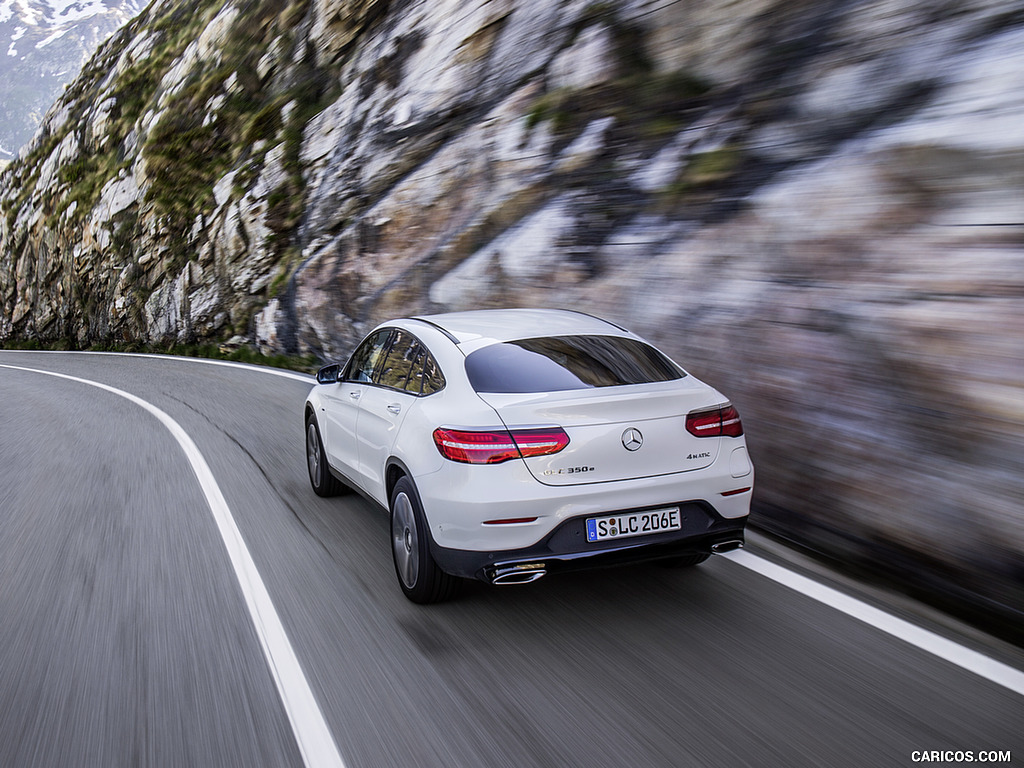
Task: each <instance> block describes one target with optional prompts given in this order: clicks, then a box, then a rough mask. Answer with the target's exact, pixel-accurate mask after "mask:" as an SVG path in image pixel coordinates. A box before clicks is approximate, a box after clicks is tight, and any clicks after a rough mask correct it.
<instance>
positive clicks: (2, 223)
mask: <svg viewBox="0 0 1024 768" xmlns="http://www.w3.org/2000/svg"><path fill="white" fill-rule="evenodd" d="M1021 51H1024V2H1020V1H1019V0H1017V1H1016V2H1005V1H1002V2H994V1H993V0H968V1H967V2H957V3H938V4H935V3H932V4H921V3H914V2H909V0H867V2H852V1H850V2H847V1H845V0H838V1H837V2H821V1H820V0H819V2H796V3H794V2H781V1H780V0H742V1H741V2H735V1H734V0H729V1H728V2H726V0H721V1H719V2H716V1H712V2H707V3H700V4H696V5H695V4H690V3H678V2H671V1H670V0H631V1H627V2H620V3H599V2H571V1H566V2H553V1H552V0H482V1H477V2H454V1H452V2H434V3H416V2H408V1H404V2H403V1H402V0H305V1H293V2H288V0H248V1H245V0H228V1H227V2H223V1H220V0H219V1H218V2H209V1H208V0H192V2H186V3H180V2H174V3H172V2H160V0H157V2H155V3H154V4H153V5H151V6H150V7H149V8H148V9H147V10H146V11H144V12H143V13H142V14H141V15H140V17H139V18H138V19H137V20H136V21H135V22H133V23H132V24H131V25H130V26H129V27H127V28H125V29H124V30H122V32H120V33H119V34H118V35H117V36H116V37H115V38H114V39H112V40H111V41H110V42H109V43H108V44H107V45H106V46H104V47H103V48H102V49H101V51H100V52H99V54H98V55H97V56H96V57H95V58H94V59H93V61H92V62H91V64H90V65H89V66H88V67H87V68H86V70H85V71H84V72H83V75H82V76H81V77H80V78H79V80H78V81H77V82H76V83H75V84H74V86H72V87H71V88H70V89H69V90H68V91H67V93H66V94H65V95H64V97H63V98H62V99H61V100H60V101H59V102H58V103H57V104H56V105H55V106H54V107H53V109H52V110H51V111H50V113H49V114H48V116H47V118H46V120H45V121H44V125H43V127H42V129H41V131H40V132H39V133H38V134H37V135H36V137H35V139H34V140H33V143H32V144H31V145H30V147H29V148H28V150H27V151H26V152H25V153H23V156H22V158H21V159H20V160H19V161H18V162H17V163H15V164H13V165H12V166H11V167H10V168H8V169H7V170H6V171H5V172H4V174H3V176H2V181H0V184H2V187H0V193H2V199H3V209H2V210H3V216H2V218H0V236H2V240H3V254H2V256H0V306H2V307H3V317H2V319H0V339H2V338H8V339H10V338H20V337H34V338H40V339H58V338H65V339H70V340H72V342H73V343H75V344H77V345H83V346H84V345H89V344H94V343H111V342H119V341H133V340H144V341H147V342H153V343H157V342H166V341H173V340H181V341H188V340H226V339H229V338H232V337H235V338H236V339H239V340H247V341H250V342H252V343H255V344H258V345H260V346H261V347H262V348H264V349H267V350H272V351H290V352H313V353H315V354H317V355H319V356H320V357H322V358H325V359H326V358H336V357H339V356H341V355H343V354H345V353H346V352H347V351H348V350H349V349H350V348H351V347H352V345H353V344H354V342H355V341H356V340H357V339H358V337H359V336H360V335H361V334H362V333H363V332H365V331H366V330H367V329H368V328H369V327H370V326H371V325H372V324H374V323H375V322H377V321H379V320H381V319H383V318H385V317H387V316H393V315H395V314H403V313H409V312H430V311H437V310H451V309H462V308H469V307H481V306H507V305H546V306H569V307H574V308H579V309H583V310H586V311H590V312H594V313H596V314H599V315H603V316H606V317H609V318H610V319H613V320H618V321H620V322H623V323H624V324H626V325H628V326H629V327H632V328H634V329H636V330H637V331H638V332H640V333H641V334H644V335H646V336H647V337H649V338H650V339H651V340H652V341H654V342H656V343H657V344H659V345H660V346H662V347H663V348H664V349H665V350H666V351H668V352H669V353H670V354H672V355H673V356H674V357H676V358H677V359H679V360H680V361H682V362H683V363H684V365H687V366H688V367H689V368H690V369H691V370H692V371H693V372H694V373H695V374H697V375H699V376H701V377H706V378H707V379H709V380H711V381H713V382H715V383H716V385H718V386H720V388H721V389H723V390H724V391H726V392H728V393H729V394H730V395H731V396H732V397H733V399H734V401H735V402H736V403H737V404H738V405H739V407H740V410H741V413H743V415H744V421H745V423H746V424H747V427H748V433H749V439H750V444H751V447H752V452H753V453H754V457H755V460H756V462H757V466H758V471H759V490H758V493H759V496H758V504H759V509H760V514H761V519H762V520H763V521H764V522H765V523H768V524H774V525H776V526H777V527H782V528H784V529H786V530H787V531H789V532H790V533H793V534H795V535H797V536H800V537H803V538H804V539H805V540H812V541H814V542H816V543H817V544H818V545H819V546H822V547H826V548H829V549H831V551H833V552H835V553H838V554H840V555H842V556H847V555H850V556H857V557H868V558H876V559H877V563H876V564H877V565H879V566H886V565H888V564H892V563H898V564H900V566H901V567H902V568H903V569H904V571H905V572H911V573H918V574H922V573H926V574H928V576H927V578H929V579H931V578H937V579H940V580H941V581H942V583H943V584H944V587H945V588H946V589H953V588H956V586H957V585H958V586H960V587H964V588H965V589H967V590H969V591H973V592H974V593H976V594H981V595H984V596H985V597H987V598H989V599H991V600H992V601H994V602H995V603H1001V604H1003V605H1009V606H1012V607H1013V608H1015V609H1017V610H1020V609H1022V608H1024V598H1022V597H1021V591H1020V585H1021V583H1022V582H1024V559H1022V555H1021V552H1022V549H1024V519H1022V512H1021V508H1022V501H1024V472H1022V471H1021V470H1022V466H1021V465H1022V461H1021V458H1022V456H1024V451H1022V448H1024V383H1022V376H1021V373H1022V367H1021V360H1022V359H1024V334H1022V333H1021V329H1022V328H1024V302H1022V294H1024V280H1022V278H1021V275H1022V274H1024V269H1022V267H1024V130H1022V129H1021V126H1024V54H1022V53H1021Z"/></svg>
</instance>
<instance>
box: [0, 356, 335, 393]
mask: <svg viewBox="0 0 1024 768" xmlns="http://www.w3.org/2000/svg"><path fill="white" fill-rule="evenodd" d="M0 351H10V352H15V351H17V352H22V351H24V352H31V353H32V354H45V355H110V356H114V357H148V358H150V359H152V360H183V361H185V362H188V363H205V364H206V365H226V366H229V367H231V368H241V369H242V370H243V371H257V372H259V373H269V374H273V375H274V376H281V377H283V378H286V379H294V380H295V381H301V382H302V383H303V384H316V379H315V378H314V377H313V376H310V375H308V374H304V373H296V372H294V371H282V370H281V369H280V368H269V367H265V366H261V365H251V364H249V363H239V362H237V361H235V360H213V359H210V358H208V357H182V356H178V355H151V354H147V353H142V352H88V351H82V352H65V351H60V350H52V349H27V350H0Z"/></svg>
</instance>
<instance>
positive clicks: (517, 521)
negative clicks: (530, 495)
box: [484, 517, 537, 525]
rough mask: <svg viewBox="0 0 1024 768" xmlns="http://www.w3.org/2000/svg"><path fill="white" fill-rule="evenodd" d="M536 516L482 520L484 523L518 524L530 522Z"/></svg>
mask: <svg viewBox="0 0 1024 768" xmlns="http://www.w3.org/2000/svg"><path fill="white" fill-rule="evenodd" d="M536 519H537V518H536V517H510V518H508V519H507V520H484V525H518V524H520V523H532V522H534V521H535V520H536Z"/></svg>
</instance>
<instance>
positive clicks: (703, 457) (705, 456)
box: [686, 451, 711, 459]
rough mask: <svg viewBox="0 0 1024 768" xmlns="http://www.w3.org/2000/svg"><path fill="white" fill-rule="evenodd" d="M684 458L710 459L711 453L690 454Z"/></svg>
mask: <svg viewBox="0 0 1024 768" xmlns="http://www.w3.org/2000/svg"><path fill="white" fill-rule="evenodd" d="M686 458H688V459H710V458H711V451H704V453H691V454H690V455H689V456H687V457H686Z"/></svg>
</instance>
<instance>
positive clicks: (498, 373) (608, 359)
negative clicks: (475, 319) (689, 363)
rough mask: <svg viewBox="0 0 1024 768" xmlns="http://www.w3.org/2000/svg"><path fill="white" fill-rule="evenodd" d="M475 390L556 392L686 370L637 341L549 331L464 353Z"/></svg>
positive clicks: (644, 380)
mask: <svg viewBox="0 0 1024 768" xmlns="http://www.w3.org/2000/svg"><path fill="white" fill-rule="evenodd" d="M466 373H467V374H468V376H469V382H470V384H472V385H473V389H475V390H476V391H477V392H557V391H560V390H566V389H589V388H591V387H615V386H619V385H622V384H647V383H649V382H652V381H671V380H672V379H681V378H682V377H683V376H685V375H686V374H685V373H683V371H681V370H680V369H679V368H678V367H677V366H675V365H674V364H673V363H672V362H671V361H670V360H669V359H668V358H666V357H665V356H664V355H663V354H661V353H660V352H659V351H658V350H656V349H654V348H653V347H651V346H648V345H647V344H644V343H643V342H641V341H636V340H635V339H627V338H623V337H621V336H549V337H544V338H538V339H519V340H518V341H506V342H502V343H500V344H492V345H491V346H489V347H484V348H483V349H478V350H477V351H476V352H473V353H472V354H470V355H469V357H467V358H466Z"/></svg>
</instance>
